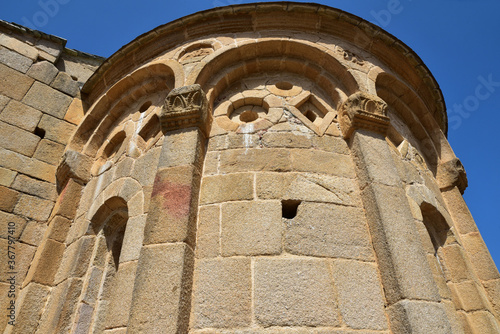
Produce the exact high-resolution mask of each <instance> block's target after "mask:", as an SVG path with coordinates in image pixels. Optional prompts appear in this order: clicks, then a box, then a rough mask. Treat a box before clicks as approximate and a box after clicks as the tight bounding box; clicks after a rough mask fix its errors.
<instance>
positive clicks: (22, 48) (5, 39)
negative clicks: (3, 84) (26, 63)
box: [0, 34, 38, 60]
mask: <svg viewBox="0 0 500 334" xmlns="http://www.w3.org/2000/svg"><path fill="white" fill-rule="evenodd" d="M0 44H2V45H3V46H5V47H7V48H9V49H11V50H13V51H16V52H17V53H20V54H22V55H23V56H26V57H28V58H30V59H32V60H36V58H37V56H38V50H37V49H36V48H34V47H33V46H31V45H28V44H27V43H25V42H22V41H20V40H18V39H16V38H14V37H11V36H8V35H6V34H2V35H0Z"/></svg>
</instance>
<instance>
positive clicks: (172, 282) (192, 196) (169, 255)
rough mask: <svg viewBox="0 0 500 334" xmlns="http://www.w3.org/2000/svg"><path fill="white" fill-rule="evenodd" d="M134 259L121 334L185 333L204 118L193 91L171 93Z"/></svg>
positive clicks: (201, 96)
mask: <svg viewBox="0 0 500 334" xmlns="http://www.w3.org/2000/svg"><path fill="white" fill-rule="evenodd" d="M160 119H161V123H162V129H163V132H164V133H165V139H164V142H163V147H162V152H161V155H160V161H159V164H158V169H157V171H156V178H155V181H154V184H153V191H152V194H151V202H150V206H149V213H148V217H147V220H146V226H145V230H144V242H143V247H142V250H141V255H140V257H139V263H138V267H137V276H136V280H135V286H134V295H133V299H132V308H131V315H130V319H129V325H128V331H127V333H187V328H188V324H189V312H190V305H191V302H190V299H191V287H192V274H193V264H194V252H193V249H194V242H195V234H196V215H197V211H198V194H199V187H200V181H201V167H202V163H203V157H204V154H205V143H206V131H207V128H208V124H209V122H208V120H209V115H208V112H207V101H206V97H205V93H204V92H203V91H202V90H201V88H200V86H199V85H192V86H186V87H181V88H177V89H174V90H172V91H171V92H170V94H169V95H168V96H167V98H166V100H165V105H164V107H163V110H162V113H161V117H160Z"/></svg>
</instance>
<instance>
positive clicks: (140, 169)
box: [132, 147, 161, 186]
mask: <svg viewBox="0 0 500 334" xmlns="http://www.w3.org/2000/svg"><path fill="white" fill-rule="evenodd" d="M160 153H161V147H158V148H154V149H152V150H149V152H148V153H146V154H144V155H143V156H142V157H140V158H139V159H136V161H135V163H134V168H133V171H132V177H133V178H135V179H136V180H137V181H139V183H140V184H142V185H143V186H148V185H153V181H154V178H155V173H151V171H154V170H157V169H158V160H159V157H160Z"/></svg>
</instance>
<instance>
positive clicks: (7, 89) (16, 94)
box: [0, 64, 35, 101]
mask: <svg viewBox="0 0 500 334" xmlns="http://www.w3.org/2000/svg"><path fill="white" fill-rule="evenodd" d="M34 81H35V80H33V79H32V78H30V77H28V76H26V75H24V74H21V73H19V72H18V71H16V70H13V69H11V68H10V67H8V66H5V65H4V64H0V94H2V95H5V96H8V97H10V98H13V99H15V100H18V101H20V100H21V99H22V98H23V97H24V94H26V92H27V91H28V89H30V87H31V85H32V84H33V82H34Z"/></svg>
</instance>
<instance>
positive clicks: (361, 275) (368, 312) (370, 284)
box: [333, 260, 388, 330]
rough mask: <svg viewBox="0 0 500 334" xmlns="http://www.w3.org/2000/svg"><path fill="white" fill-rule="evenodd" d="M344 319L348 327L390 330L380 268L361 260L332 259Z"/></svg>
mask: <svg viewBox="0 0 500 334" xmlns="http://www.w3.org/2000/svg"><path fill="white" fill-rule="evenodd" d="M333 277H334V281H335V286H336V290H337V293H338V295H339V308H340V313H341V314H342V319H343V320H344V322H345V323H346V324H347V326H348V327H349V328H353V329H372V330H387V329H388V324H387V318H386V315H385V306H384V296H383V290H382V284H381V282H380V280H379V276H378V273H377V268H376V266H375V265H373V264H370V263H363V262H358V261H344V260H336V261H333Z"/></svg>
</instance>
